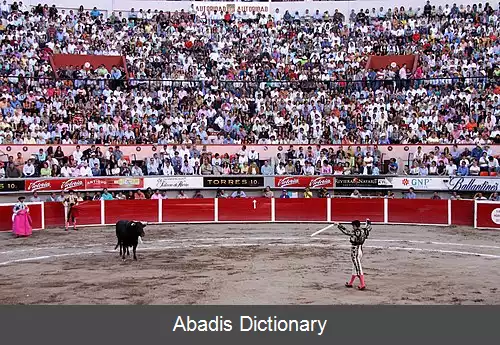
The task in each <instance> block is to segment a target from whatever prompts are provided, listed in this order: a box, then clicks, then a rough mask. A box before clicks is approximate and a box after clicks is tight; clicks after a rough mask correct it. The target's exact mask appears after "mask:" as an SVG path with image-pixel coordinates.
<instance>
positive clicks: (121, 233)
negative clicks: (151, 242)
mask: <svg viewBox="0 0 500 345" xmlns="http://www.w3.org/2000/svg"><path fill="white" fill-rule="evenodd" d="M145 226H146V224H144V223H141V222H137V221H128V220H119V221H118V222H116V237H117V238H118V243H117V244H116V247H115V250H116V249H117V248H118V247H120V256H121V257H122V259H123V260H125V252H127V255H130V252H129V250H128V248H129V247H132V248H133V249H132V251H133V253H134V260H137V256H136V255H135V250H136V248H137V243H138V240H139V236H140V237H144V235H145V234H144V227H145ZM122 249H123V254H122Z"/></svg>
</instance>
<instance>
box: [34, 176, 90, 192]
mask: <svg viewBox="0 0 500 345" xmlns="http://www.w3.org/2000/svg"><path fill="white" fill-rule="evenodd" d="M25 186H26V191H28V192H36V191H44V192H45V191H56V190H70V189H75V190H78V189H80V190H82V189H85V179H83V178H70V179H40V180H26V182H25Z"/></svg>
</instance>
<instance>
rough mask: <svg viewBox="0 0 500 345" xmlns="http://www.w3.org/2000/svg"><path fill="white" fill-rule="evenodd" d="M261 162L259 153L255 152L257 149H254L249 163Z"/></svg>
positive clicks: (249, 157) (249, 156) (250, 154)
mask: <svg viewBox="0 0 500 345" xmlns="http://www.w3.org/2000/svg"><path fill="white" fill-rule="evenodd" d="M258 160H259V153H258V152H255V149H252V150H251V151H250V153H249V154H248V162H249V163H252V162H257V161H258Z"/></svg>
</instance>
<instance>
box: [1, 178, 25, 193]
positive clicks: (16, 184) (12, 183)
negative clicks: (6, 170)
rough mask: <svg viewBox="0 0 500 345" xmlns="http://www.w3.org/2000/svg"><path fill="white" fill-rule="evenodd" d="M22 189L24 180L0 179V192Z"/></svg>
mask: <svg viewBox="0 0 500 345" xmlns="http://www.w3.org/2000/svg"><path fill="white" fill-rule="evenodd" d="M23 190H24V180H0V193H1V192H19V191H23Z"/></svg>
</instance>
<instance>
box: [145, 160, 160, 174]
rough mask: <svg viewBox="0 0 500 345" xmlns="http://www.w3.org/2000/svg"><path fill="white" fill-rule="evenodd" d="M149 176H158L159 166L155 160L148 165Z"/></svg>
mask: <svg viewBox="0 0 500 345" xmlns="http://www.w3.org/2000/svg"><path fill="white" fill-rule="evenodd" d="M147 169H148V175H158V164H157V163H156V160H155V159H154V158H150V159H149V161H148V164H147Z"/></svg>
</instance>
